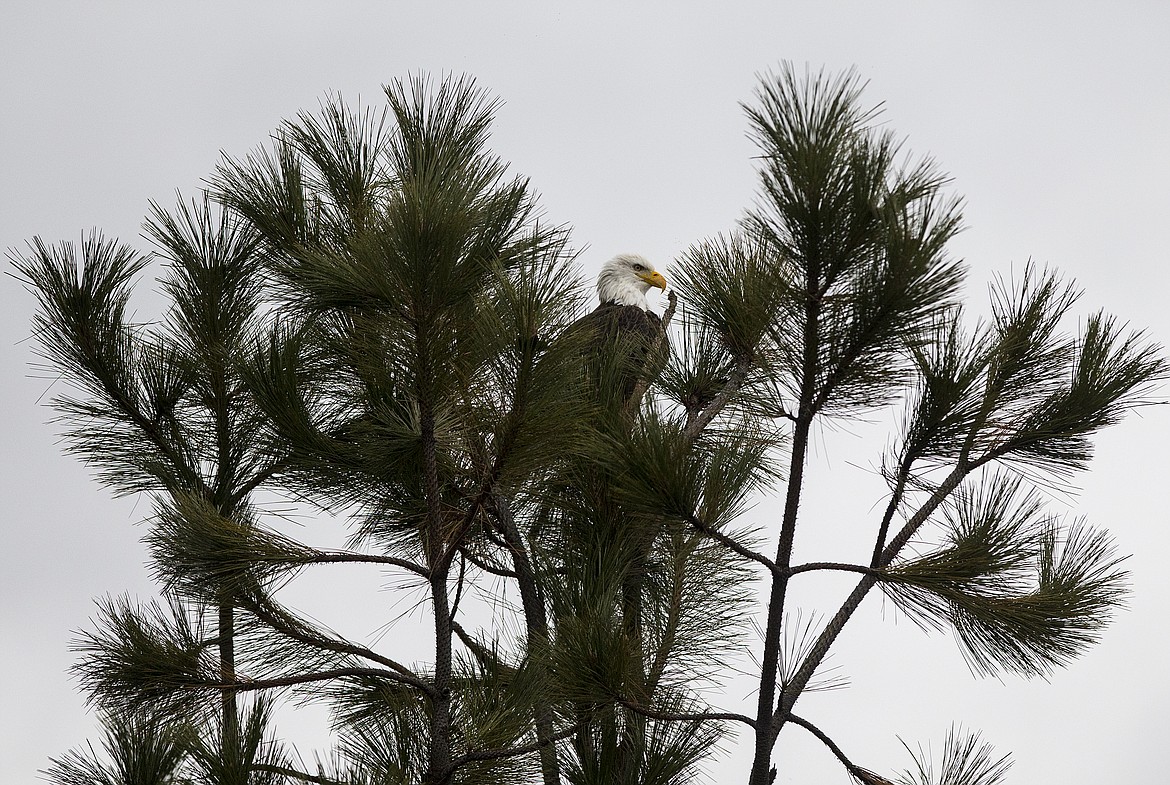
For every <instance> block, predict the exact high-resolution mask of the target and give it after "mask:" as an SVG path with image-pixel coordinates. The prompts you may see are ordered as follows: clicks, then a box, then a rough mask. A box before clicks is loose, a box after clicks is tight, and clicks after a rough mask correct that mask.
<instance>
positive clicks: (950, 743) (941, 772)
mask: <svg viewBox="0 0 1170 785" xmlns="http://www.w3.org/2000/svg"><path fill="white" fill-rule="evenodd" d="M903 746H905V743H904V742H903ZM906 751H907V752H909V753H910V754H911V755H912V756H913V757H914V769H913V770H912V771H906V772H904V773H903V775H902V776H901V777H899V778H898V783H899V785H997V783H1000V782H1003V781H1004V777H1006V776H1007V772H1008V769H1010V768H1011V766H1012V760H1011V756H1010V755H1003V756H1000V757H996V756H995V751H994V749H993V748H992V746H991V745H990V744H988V743H987V742H981V740H980V736H979V734H978V733H972V732H969V731H966V732H965V731H963V730H962V729H961V728H958V727H952V728H951V729H950V730H949V731H948V732H947V737H946V739H945V740H944V741H943V750H942V760H941V761H939V763H938V768H937V769H936V768H935V765H934V763H933V761H931V760H930V757H929V754H928V751H925V750H922V749H921V748H919V750H918V754H915V753H914V751H913V750H911V749H910V748H909V747H906Z"/></svg>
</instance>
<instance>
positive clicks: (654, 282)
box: [638, 270, 666, 291]
mask: <svg viewBox="0 0 1170 785" xmlns="http://www.w3.org/2000/svg"><path fill="white" fill-rule="evenodd" d="M638 277H639V278H641V279H642V280H643V281H645V282H646V283H648V284H650V285H651V286H657V287H658V288H659V289H661V290H662V291H666V279H665V278H663V277H662V273H660V272H658V271H657V270H651V271H650V272H648V273H639V274H638Z"/></svg>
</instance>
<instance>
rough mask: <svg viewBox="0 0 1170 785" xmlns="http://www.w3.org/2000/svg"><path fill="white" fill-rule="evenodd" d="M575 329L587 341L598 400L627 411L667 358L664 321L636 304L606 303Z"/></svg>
mask: <svg viewBox="0 0 1170 785" xmlns="http://www.w3.org/2000/svg"><path fill="white" fill-rule="evenodd" d="M573 330H574V331H580V333H581V335H582V339H583V340H584V341H585V345H586V347H587V351H588V357H589V361H588V364H589V370H590V383H591V385H592V386H593V388H594V390H595V392H596V394H597V396H598V399H599V401H601V402H602V403H604V404H606V405H607V407H608V406H614V407H619V408H620V409H623V410H624V409H626V408H627V407H628V406H630V405H631V403H632V399H633V398H634V397H635V395H636V394H637V392H638V388H639V383H645V382H647V381H648V380H649V378H650V377H652V376H653V374H654V373H655V371H656V370H657V367H658V365H659V362H658V360H659V358H660V357H663V356H664V353H665V349H666V343H665V335H664V332H663V327H662V318H661V317H660V316H659V315H658V314H656V313H654V312H653V311H646V310H643V309H642V308H639V307H638V306H636V305H621V304H620V303H614V302H606V303H602V304H601V305H599V306H598V307H597V308H596V309H595V310H593V311H592V312H591V313H589V314H587V315H586V316H584V317H582V318H581V319H580V320H579V321H578V322H577V323H576V324H575V325H573Z"/></svg>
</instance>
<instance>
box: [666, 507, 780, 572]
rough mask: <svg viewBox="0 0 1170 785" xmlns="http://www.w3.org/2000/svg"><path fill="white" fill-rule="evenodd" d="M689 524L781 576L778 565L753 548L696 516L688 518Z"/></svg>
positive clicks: (734, 551) (729, 548)
mask: <svg viewBox="0 0 1170 785" xmlns="http://www.w3.org/2000/svg"><path fill="white" fill-rule="evenodd" d="M687 523H689V524H690V525H691V526H693V527H695V528H696V529H698V530H699V531H700V532H702V533H703V534H705V535H707V536H708V537H710V538H711V539H713V540H715V541H716V542H718V543H719V544H721V545H723V546H724V547H725V548H727V549H728V550H730V551H732V552H733V553H738V554H739V555H740V556H742V557H744V558H745V559H749V560H750V561H754V562H758V563H759V564H762V565H764V566H765V567H767V568H768V570H769V571H770V572H771V573H772V574H773V575H780V574H781V572H782V570H781V569H780V568H779V567H777V566H776V563H775V562H774V561H772V560H771V559H769V558H768V557H767V556H765V555H764V554H762V553H759V552H758V551H753V550H752V549H751V548H748V547H746V546H744V545H741V544H740V543H739V542H737V541H736V540H735V539H734V538H732V537H728V536H727V535H726V534H724V533H723V532H721V531H718V530H717V529H713V528H711V527H710V526H708V525H707V524H705V523H703V522H702V521H700V520H699V519H698V518H696V517H695V516H693V515H690V516H687Z"/></svg>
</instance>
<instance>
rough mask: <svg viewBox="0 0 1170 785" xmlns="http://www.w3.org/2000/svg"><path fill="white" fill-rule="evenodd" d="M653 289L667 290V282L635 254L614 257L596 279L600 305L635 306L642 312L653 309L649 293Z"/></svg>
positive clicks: (652, 266)
mask: <svg viewBox="0 0 1170 785" xmlns="http://www.w3.org/2000/svg"><path fill="white" fill-rule="evenodd" d="M651 286H657V287H658V288H659V289H663V290H665V289H666V279H665V278H663V277H662V274H661V273H659V272H658V271H657V270H655V269H654V265H652V264H650V262H648V261H646V260H645V259H644V258H642V257H641V256H638V255H637V254H632V253H624V254H620V255H618V256H615V257H613V258H612V259H610V260H609V261H608V262H606V263H605V264H603V265H602V266H601V274H600V275H598V276H597V296H598V297H599V298H600V299H601V302H603V303H618V304H619V305H634V306H637V307H638V308H641V309H642V310H643V311H648V310H650V303H648V302H647V301H646V292H648V291H650V287H651Z"/></svg>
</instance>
